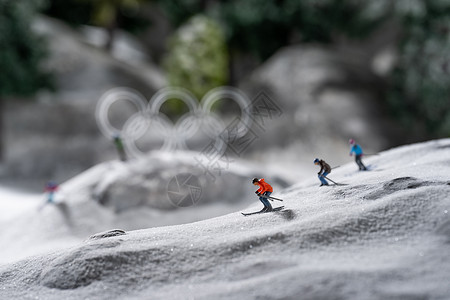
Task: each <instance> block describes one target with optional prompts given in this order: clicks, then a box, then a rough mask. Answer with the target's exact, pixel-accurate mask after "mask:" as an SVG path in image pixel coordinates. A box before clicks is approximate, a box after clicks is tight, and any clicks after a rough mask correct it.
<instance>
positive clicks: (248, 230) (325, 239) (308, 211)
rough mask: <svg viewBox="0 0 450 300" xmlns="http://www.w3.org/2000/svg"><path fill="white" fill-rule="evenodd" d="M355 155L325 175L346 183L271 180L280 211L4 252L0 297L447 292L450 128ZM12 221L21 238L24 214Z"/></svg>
mask: <svg viewBox="0 0 450 300" xmlns="http://www.w3.org/2000/svg"><path fill="white" fill-rule="evenodd" d="M325 159H326V158H325ZM364 162H365V163H366V164H367V165H370V167H371V171H368V172H359V171H357V166H356V164H355V163H353V162H352V163H349V164H347V165H344V166H342V167H340V168H337V169H334V170H333V172H332V173H331V174H330V175H329V177H330V178H331V179H333V180H334V181H337V182H339V183H343V184H347V185H339V186H330V187H319V181H318V179H317V178H316V176H315V173H313V174H312V176H311V177H313V178H311V179H310V180H307V181H303V182H299V183H298V184H295V185H294V186H291V187H289V188H287V189H284V190H276V191H275V192H274V194H273V196H275V197H279V198H283V199H284V200H285V201H284V202H283V203H282V204H284V205H285V206H286V209H285V210H283V211H281V212H274V213H267V214H261V215H253V216H248V217H244V216H242V215H241V214H240V212H235V213H231V214H228V215H225V216H220V217H216V218H213V219H208V220H204V221H199V222H196V223H189V224H184V225H176V226H166V227H157V228H150V229H142V230H135V231H126V234H122V233H121V232H120V231H114V232H111V233H110V234H108V232H103V233H101V234H96V235H94V236H92V238H89V236H85V241H84V242H81V243H80V242H79V243H77V244H75V245H73V246H71V247H69V246H70V245H68V247H67V248H65V249H62V250H56V251H53V252H51V253H49V252H47V253H45V254H42V255H40V256H35V257H29V258H27V259H24V260H22V261H19V262H16V263H10V264H5V265H3V266H0V283H1V284H0V299H449V297H450V284H449V280H448V279H449V278H450V255H449V253H450V218H449V211H450V179H449V175H450V139H444V140H438V141H430V142H427V143H422V144H415V145H408V146H404V147H400V148H397V149H392V150H389V151H385V152H383V153H381V154H380V155H377V156H371V157H369V158H367V159H365V160H364ZM252 188H253V187H249V189H252ZM274 204H281V202H279V203H278V202H275V203H274ZM260 208H261V204H260V203H258V200H257V199H255V204H254V205H252V206H251V207H248V208H247V209H245V211H253V210H257V209H260ZM54 209H56V208H54ZM74 209H80V207H78V206H75V207H74ZM89 209H90V208H85V211H83V213H86V214H89ZM47 211H48V212H50V209H48V210H47ZM95 212H97V211H95ZM70 213H73V214H81V213H78V212H72V211H70ZM11 225H12V226H21V230H22V235H20V234H18V233H17V235H14V236H11V237H10V238H20V237H21V236H26V235H27V231H26V230H27V228H28V227H27V226H32V225H33V224H27V223H26V222H23V223H19V224H11ZM119 228H120V227H119ZM107 229H113V228H106V229H105V230H107ZM65 230H67V232H69V231H70V228H68V229H64V228H49V229H48V231H49V232H48V233H47V234H55V235H61V234H64V231H65ZM55 231H59V233H55ZM94 233H96V232H92V233H91V235H93V234H94ZM119 233H120V234H119ZM2 244H3V243H2ZM2 247H3V245H2Z"/></svg>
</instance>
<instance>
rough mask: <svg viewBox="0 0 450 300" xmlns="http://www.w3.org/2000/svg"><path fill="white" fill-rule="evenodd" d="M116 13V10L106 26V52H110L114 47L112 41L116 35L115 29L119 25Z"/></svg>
mask: <svg viewBox="0 0 450 300" xmlns="http://www.w3.org/2000/svg"><path fill="white" fill-rule="evenodd" d="M118 23H119V22H118V13H117V10H116V11H115V12H114V18H113V19H112V21H111V22H110V23H109V24H108V25H107V26H106V28H105V29H106V34H107V36H106V41H105V49H106V50H107V51H108V52H111V51H112V49H113V47H114V41H115V37H116V30H117V28H118V26H119V24H118Z"/></svg>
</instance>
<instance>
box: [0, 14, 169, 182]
mask: <svg viewBox="0 0 450 300" xmlns="http://www.w3.org/2000/svg"><path fill="white" fill-rule="evenodd" d="M34 27H35V30H36V31H38V32H40V33H42V34H43V35H44V36H45V37H46V39H47V40H48V43H49V46H50V57H49V58H48V60H47V62H46V65H45V66H46V68H48V69H49V70H51V71H52V72H53V73H54V74H55V80H56V89H57V90H56V92H55V93H51V92H47V91H42V92H40V93H39V94H38V95H37V97H36V99H31V100H35V101H28V102H23V101H20V100H17V101H16V100H14V101H10V103H8V104H7V107H6V108H5V109H6V114H5V129H6V142H5V145H6V161H5V166H4V167H3V169H2V173H3V174H2V175H3V177H8V178H11V177H15V178H43V177H44V178H54V179H56V180H57V181H64V180H67V179H68V178H70V177H72V176H74V175H75V174H77V173H79V172H81V171H83V170H85V169H87V168H89V167H91V166H93V165H95V164H96V163H99V162H101V161H105V160H109V159H112V158H116V156H117V154H116V150H115V148H114V146H113V143H112V142H111V141H109V140H108V139H107V138H105V137H104V136H101V134H100V132H99V130H98V128H97V124H96V122H95V107H96V105H97V101H98V99H99V98H100V97H101V95H102V94H103V93H104V92H105V91H107V90H109V89H111V88H113V87H117V86H126V87H130V88H134V89H136V90H138V91H140V92H141V93H142V94H144V95H146V96H149V97H150V96H151V95H153V94H154V92H155V91H156V90H158V89H160V88H161V87H163V86H164V85H165V78H164V76H163V74H162V73H161V71H160V70H159V69H158V68H157V67H156V66H154V65H152V64H151V63H150V62H149V60H147V59H146V57H147V55H146V54H145V53H142V51H141V50H139V49H137V48H136V49H133V48H130V47H131V46H128V47H122V46H121V47H117V49H116V50H115V52H114V53H113V55H110V54H109V53H107V52H105V51H104V50H102V49H101V48H99V47H96V46H95V40H96V39H98V38H101V37H98V35H96V34H95V33H97V31H96V30H95V29H93V28H89V27H86V28H84V31H83V32H84V35H83V34H81V33H79V32H77V31H75V30H74V29H72V28H70V27H68V26H66V25H65V24H64V23H62V22H60V21H57V20H54V19H50V18H47V17H44V16H42V17H40V18H39V19H38V20H36V21H35V24H34ZM118 37H119V38H118V40H117V42H118V45H119V46H120V45H124V44H127V45H133V44H136V43H137V42H136V41H135V42H134V43H128V41H129V40H130V39H131V37H130V36H128V35H124V34H119V35H118ZM121 37H124V39H121Z"/></svg>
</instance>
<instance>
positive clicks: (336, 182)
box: [323, 176, 339, 184]
mask: <svg viewBox="0 0 450 300" xmlns="http://www.w3.org/2000/svg"><path fill="white" fill-rule="evenodd" d="M323 177H324V178H325V179H328V180H329V181H331V182H332V183H334V184H339V183H337V182H336V181H333V180H331V179H330V178H328V177H326V176H323Z"/></svg>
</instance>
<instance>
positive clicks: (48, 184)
mask: <svg viewBox="0 0 450 300" xmlns="http://www.w3.org/2000/svg"><path fill="white" fill-rule="evenodd" d="M47 186H48V187H55V186H56V182H54V181H53V180H50V181H48V182H47Z"/></svg>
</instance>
